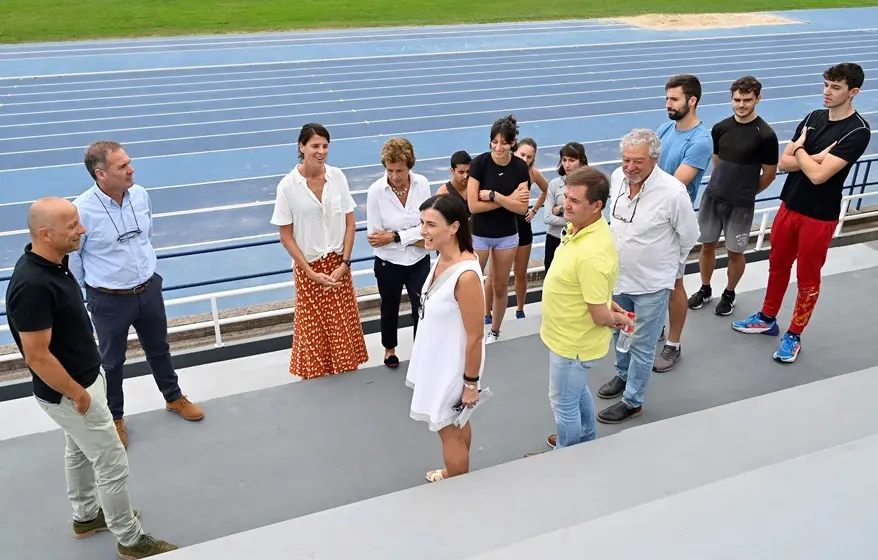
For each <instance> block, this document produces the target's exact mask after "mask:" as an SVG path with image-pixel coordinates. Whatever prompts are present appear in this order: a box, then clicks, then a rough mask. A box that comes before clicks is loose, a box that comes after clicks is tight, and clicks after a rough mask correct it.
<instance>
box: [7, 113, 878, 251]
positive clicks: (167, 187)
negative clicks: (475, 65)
mask: <svg viewBox="0 0 878 560" xmlns="http://www.w3.org/2000/svg"><path fill="white" fill-rule="evenodd" d="M860 114H861V115H872V114H878V111H861V112H860ZM799 121H801V119H789V120H782V121H771V122H770V123H769V124H770V125H772V126H775V127H776V126H778V125H783V124H792V123H798V122H799ZM876 132H878V131H873V134H874V133H876ZM618 141H619V139H618V138H605V139H602V140H585V141H581V143H582V144H584V145H586V146H588V145H591V144H607V143H615V142H618ZM788 142H789V140H782V141H781V142H780V144H781V145H784V144H787V143H788ZM563 145H564V144H547V145H541V146H540V150H551V149H555V148H560V147H561V146H563ZM471 153H475V151H472V152H471ZM875 155H878V154H875ZM871 157H874V155H864V156H862V158H861V159H868V158H871ZM447 159H448V157H447V156H440V157H429V158H418V161H419V162H421V163H424V162H428V161H442V160H447ZM619 162H620V161H619V160H618V159H614V160H607V161H602V162H594V163H592V165H593V166H602V165H617V164H619ZM379 167H381V164H367V165H357V166H346V167H342V168H341V169H342V171H343V172H345V173H348V172H350V171H354V170H359V169H369V168H376V169H377V168H379ZM541 171H543V172H551V171H554V167H546V168H544V169H541ZM284 175H285V174H274V175H259V176H254V177H241V178H235V179H221V180H216V181H202V182H197V183H183V184H179V185H165V186H158V187H148V188H146V190H147V191H149V192H156V191H163V190H171V189H182V188H191V187H203V186H212V185H218V184H222V183H238V182H247V181H260V180H265V179H275V180H280V178H281V177H283V176H284ZM444 183H445V179H441V180H435V181H430V185H431V186H438V185H441V184H444ZM366 192H367V189H355V190H352V191H351V195H353V196H357V195H364V194H366ZM76 196H78V195H72V196H66V197H63V198H66V199H68V200H73V199H74V198H76ZM33 202H34V201H33V200H24V201H17V202H4V203H0V207H7V206H24V205H30V204H32V203H33ZM273 202H274V201H268V202H263V203H256V204H255V205H257V206H258V205H265V204H271V203H273ZM245 204H246V203H245ZM228 206H229V205H227V206H226V207H217V208H223V209H226V208H227V207H228ZM169 215H172V213H167V212H166V213H159V214H156V215H155V217H166V216H169ZM23 232H26V230H15V231H12V232H0V237H2V236H4V234H5V235H12V234H18V233H23Z"/></svg>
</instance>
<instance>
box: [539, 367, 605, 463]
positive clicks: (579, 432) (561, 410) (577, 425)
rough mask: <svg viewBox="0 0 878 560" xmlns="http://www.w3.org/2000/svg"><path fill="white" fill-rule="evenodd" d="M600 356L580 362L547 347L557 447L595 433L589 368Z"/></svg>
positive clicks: (574, 442)
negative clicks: (589, 385)
mask: <svg viewBox="0 0 878 560" xmlns="http://www.w3.org/2000/svg"><path fill="white" fill-rule="evenodd" d="M598 362H599V360H591V361H588V362H583V361H581V360H579V359H578V358H577V359H573V360H571V359H570V358H565V357H563V356H559V355H558V354H556V353H554V352H552V351H551V350H549V402H550V403H551V404H552V411H553V412H554V413H555V424H556V428H557V434H558V441H557V442H556V444H555V448H556V449H560V448H562V447H570V446H571V445H576V444H577V443H584V442H586V441H591V440H593V439H595V438H596V437H597V430H596V429H595V421H596V420H595V411H594V398H592V396H591V391H590V390H589V388H588V370H590V369H591V368H593V367H595V366H596V365H597V364H598Z"/></svg>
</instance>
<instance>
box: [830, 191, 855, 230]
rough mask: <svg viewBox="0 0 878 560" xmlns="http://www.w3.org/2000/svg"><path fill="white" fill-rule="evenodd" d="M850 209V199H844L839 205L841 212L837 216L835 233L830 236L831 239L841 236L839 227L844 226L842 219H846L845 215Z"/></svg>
mask: <svg viewBox="0 0 878 560" xmlns="http://www.w3.org/2000/svg"><path fill="white" fill-rule="evenodd" d="M850 208H851V199H849V198H846V199H844V201H842V203H841V212H840V213H839V216H838V225H837V226H835V233H833V234H832V237H838V236H839V235H841V226H843V225H844V219H845V218H846V217H847V213H848V211H849V210H850Z"/></svg>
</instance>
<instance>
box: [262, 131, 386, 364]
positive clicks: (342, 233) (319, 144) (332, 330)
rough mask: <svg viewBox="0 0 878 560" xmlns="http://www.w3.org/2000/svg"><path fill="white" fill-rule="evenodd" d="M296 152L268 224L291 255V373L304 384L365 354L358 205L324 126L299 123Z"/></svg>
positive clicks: (359, 361) (356, 361) (362, 358)
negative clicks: (356, 268)
mask: <svg viewBox="0 0 878 560" xmlns="http://www.w3.org/2000/svg"><path fill="white" fill-rule="evenodd" d="M298 149H299V161H300V162H301V163H299V164H298V165H297V166H296V167H294V168H293V170H292V171H290V173H289V174H287V175H286V176H285V177H284V178H283V179H281V181H280V183H278V185H277V199H276V201H275V205H274V214H273V215H272V217H271V223H272V224H274V225H276V226H278V227H279V228H280V242H281V244H282V245H283V246H284V248H285V249H286V250H287V252H288V253H289V254H290V256H291V257H293V273H294V279H295V286H296V310H295V315H294V318H293V349H292V353H291V357H290V373H292V374H293V375H297V376H299V377H301V378H303V379H310V378H312V377H322V376H324V375H332V374H336V373H342V372H346V371H353V370H356V369H357V368H358V367H359V365H360V364H362V363H365V362H366V361H367V360H368V359H369V353H368V351H367V350H366V340H365V337H364V336H363V325H362V323H360V313H359V309H358V308H357V296H356V293H355V292H354V283H353V278H352V277H351V253H352V252H353V250H354V235H355V234H356V223H355V221H354V208H356V206H357V205H356V204H355V203H354V199H353V197H352V196H351V192H350V189H349V188H348V181H347V179H346V178H345V176H344V173H342V171H341V169H338V168H337V167H332V166H329V165H326V156H327V155H328V153H329V132H328V131H327V130H326V128H324V127H323V126H322V125H319V124H315V123H309V124H306V125H305V126H303V127H302V132H301V133H300V134H299V144H298Z"/></svg>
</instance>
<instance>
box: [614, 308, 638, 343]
mask: <svg viewBox="0 0 878 560" xmlns="http://www.w3.org/2000/svg"><path fill="white" fill-rule="evenodd" d="M628 318H629V319H631V321H632V322H633V321H634V313H633V312H631V311H629V312H628ZM633 336H634V325H631V326H630V327H625V328H624V329H619V337H618V338H616V350H617V351H619V352H627V351H628V349H629V348H631V338H632V337H633Z"/></svg>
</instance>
